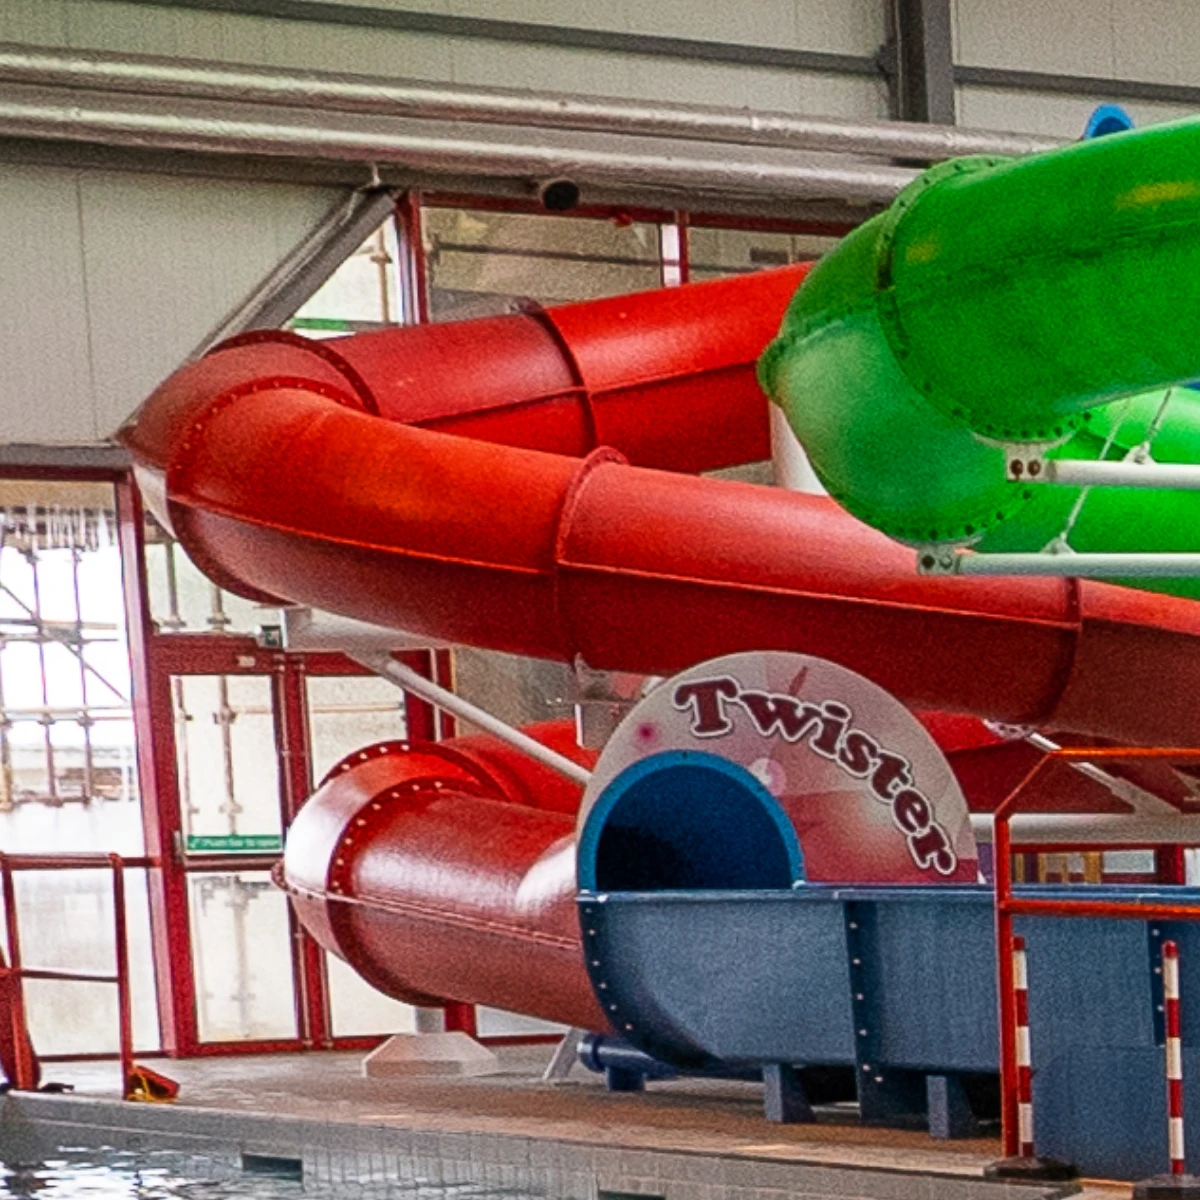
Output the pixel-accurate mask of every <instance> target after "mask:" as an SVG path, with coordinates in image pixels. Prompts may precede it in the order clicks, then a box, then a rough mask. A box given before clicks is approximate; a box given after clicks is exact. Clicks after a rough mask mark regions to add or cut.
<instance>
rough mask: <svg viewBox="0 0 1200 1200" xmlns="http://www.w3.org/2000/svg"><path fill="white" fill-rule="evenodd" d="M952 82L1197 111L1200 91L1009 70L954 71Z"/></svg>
mask: <svg viewBox="0 0 1200 1200" xmlns="http://www.w3.org/2000/svg"><path fill="white" fill-rule="evenodd" d="M954 80H955V82H956V83H959V84H962V85H963V86H965V87H977V88H988V89H990V90H993V91H1004V92H1035V93H1037V92H1040V93H1042V94H1044V95H1055V96H1080V97H1084V98H1086V99H1089V100H1092V101H1093V102H1095V101H1099V100H1145V101H1148V102H1149V103H1151V104H1180V105H1183V106H1184V107H1187V108H1198V107H1200V87H1197V86H1196V85H1195V84H1186V83H1152V82H1150V81H1149V80H1145V79H1109V78H1105V77H1104V76H1101V75H1059V74H1055V73H1053V72H1050V71H1022V70H1017V69H1013V68H1009V67H965V66H964V67H955V68H954Z"/></svg>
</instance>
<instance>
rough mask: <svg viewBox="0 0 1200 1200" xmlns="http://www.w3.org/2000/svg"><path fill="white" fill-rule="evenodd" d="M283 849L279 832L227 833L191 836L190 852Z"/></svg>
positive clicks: (253, 852)
mask: <svg viewBox="0 0 1200 1200" xmlns="http://www.w3.org/2000/svg"><path fill="white" fill-rule="evenodd" d="M282 849H283V838H282V837H281V836H280V835H279V834H278V833H227V834H224V835H223V836H221V837H195V836H189V837H188V840H187V852H188V853H189V854H277V853H278V852H279V851H280V850H282Z"/></svg>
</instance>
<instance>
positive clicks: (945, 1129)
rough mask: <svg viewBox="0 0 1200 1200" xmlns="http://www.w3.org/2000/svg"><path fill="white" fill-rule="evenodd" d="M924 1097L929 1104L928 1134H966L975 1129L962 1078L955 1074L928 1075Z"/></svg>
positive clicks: (961, 1136)
mask: <svg viewBox="0 0 1200 1200" xmlns="http://www.w3.org/2000/svg"><path fill="white" fill-rule="evenodd" d="M925 1097H926V1101H927V1104H928V1108H929V1136H930V1137H935V1138H965V1137H970V1136H971V1134H972V1133H974V1131H975V1119H974V1117H973V1116H972V1114H971V1105H970V1103H969V1102H968V1100H967V1093H966V1090H965V1089H964V1088H963V1085H962V1080H961V1079H959V1078H958V1076H957V1075H927V1076H926V1077H925Z"/></svg>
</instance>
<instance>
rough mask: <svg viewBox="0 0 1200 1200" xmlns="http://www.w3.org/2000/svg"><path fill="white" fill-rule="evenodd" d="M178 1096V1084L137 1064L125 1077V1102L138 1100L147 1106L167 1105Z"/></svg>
mask: <svg viewBox="0 0 1200 1200" xmlns="http://www.w3.org/2000/svg"><path fill="white" fill-rule="evenodd" d="M178 1095H179V1084H177V1083H176V1082H175V1080H173V1079H168V1078H167V1077H166V1076H165V1075H160V1074H159V1073H158V1072H157V1071H152V1070H151V1069H150V1068H149V1067H143V1066H139V1065H138V1064H137V1063H135V1064H134V1065H133V1067H132V1068H130V1071H129V1074H128V1075H126V1076H125V1093H124V1098H125V1099H126V1100H140V1101H142V1102H143V1103H147V1104H169V1103H170V1102H171V1101H172V1100H174V1099H175V1097H176V1096H178Z"/></svg>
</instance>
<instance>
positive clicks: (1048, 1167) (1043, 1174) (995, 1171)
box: [983, 1156, 1079, 1183]
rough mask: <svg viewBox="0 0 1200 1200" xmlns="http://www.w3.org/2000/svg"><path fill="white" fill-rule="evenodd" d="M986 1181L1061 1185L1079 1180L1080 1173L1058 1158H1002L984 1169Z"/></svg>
mask: <svg viewBox="0 0 1200 1200" xmlns="http://www.w3.org/2000/svg"><path fill="white" fill-rule="evenodd" d="M983 1177H984V1179H1007V1180H1011V1181H1012V1182H1013V1183H1020V1182H1022V1181H1028V1182H1031V1183H1032V1182H1046V1183H1059V1182H1066V1181H1067V1180H1071V1179H1078V1178H1079V1171H1078V1169H1077V1168H1076V1167H1075V1166H1074V1165H1073V1164H1072V1163H1065V1162H1060V1161H1059V1160H1058V1159H1057V1158H1042V1157H1040V1156H1035V1157H1033V1158H1024V1157H1016V1158H1002V1159H1000V1160H999V1161H998V1162H994V1163H990V1164H989V1165H988V1166H986V1167H984V1168H983Z"/></svg>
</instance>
